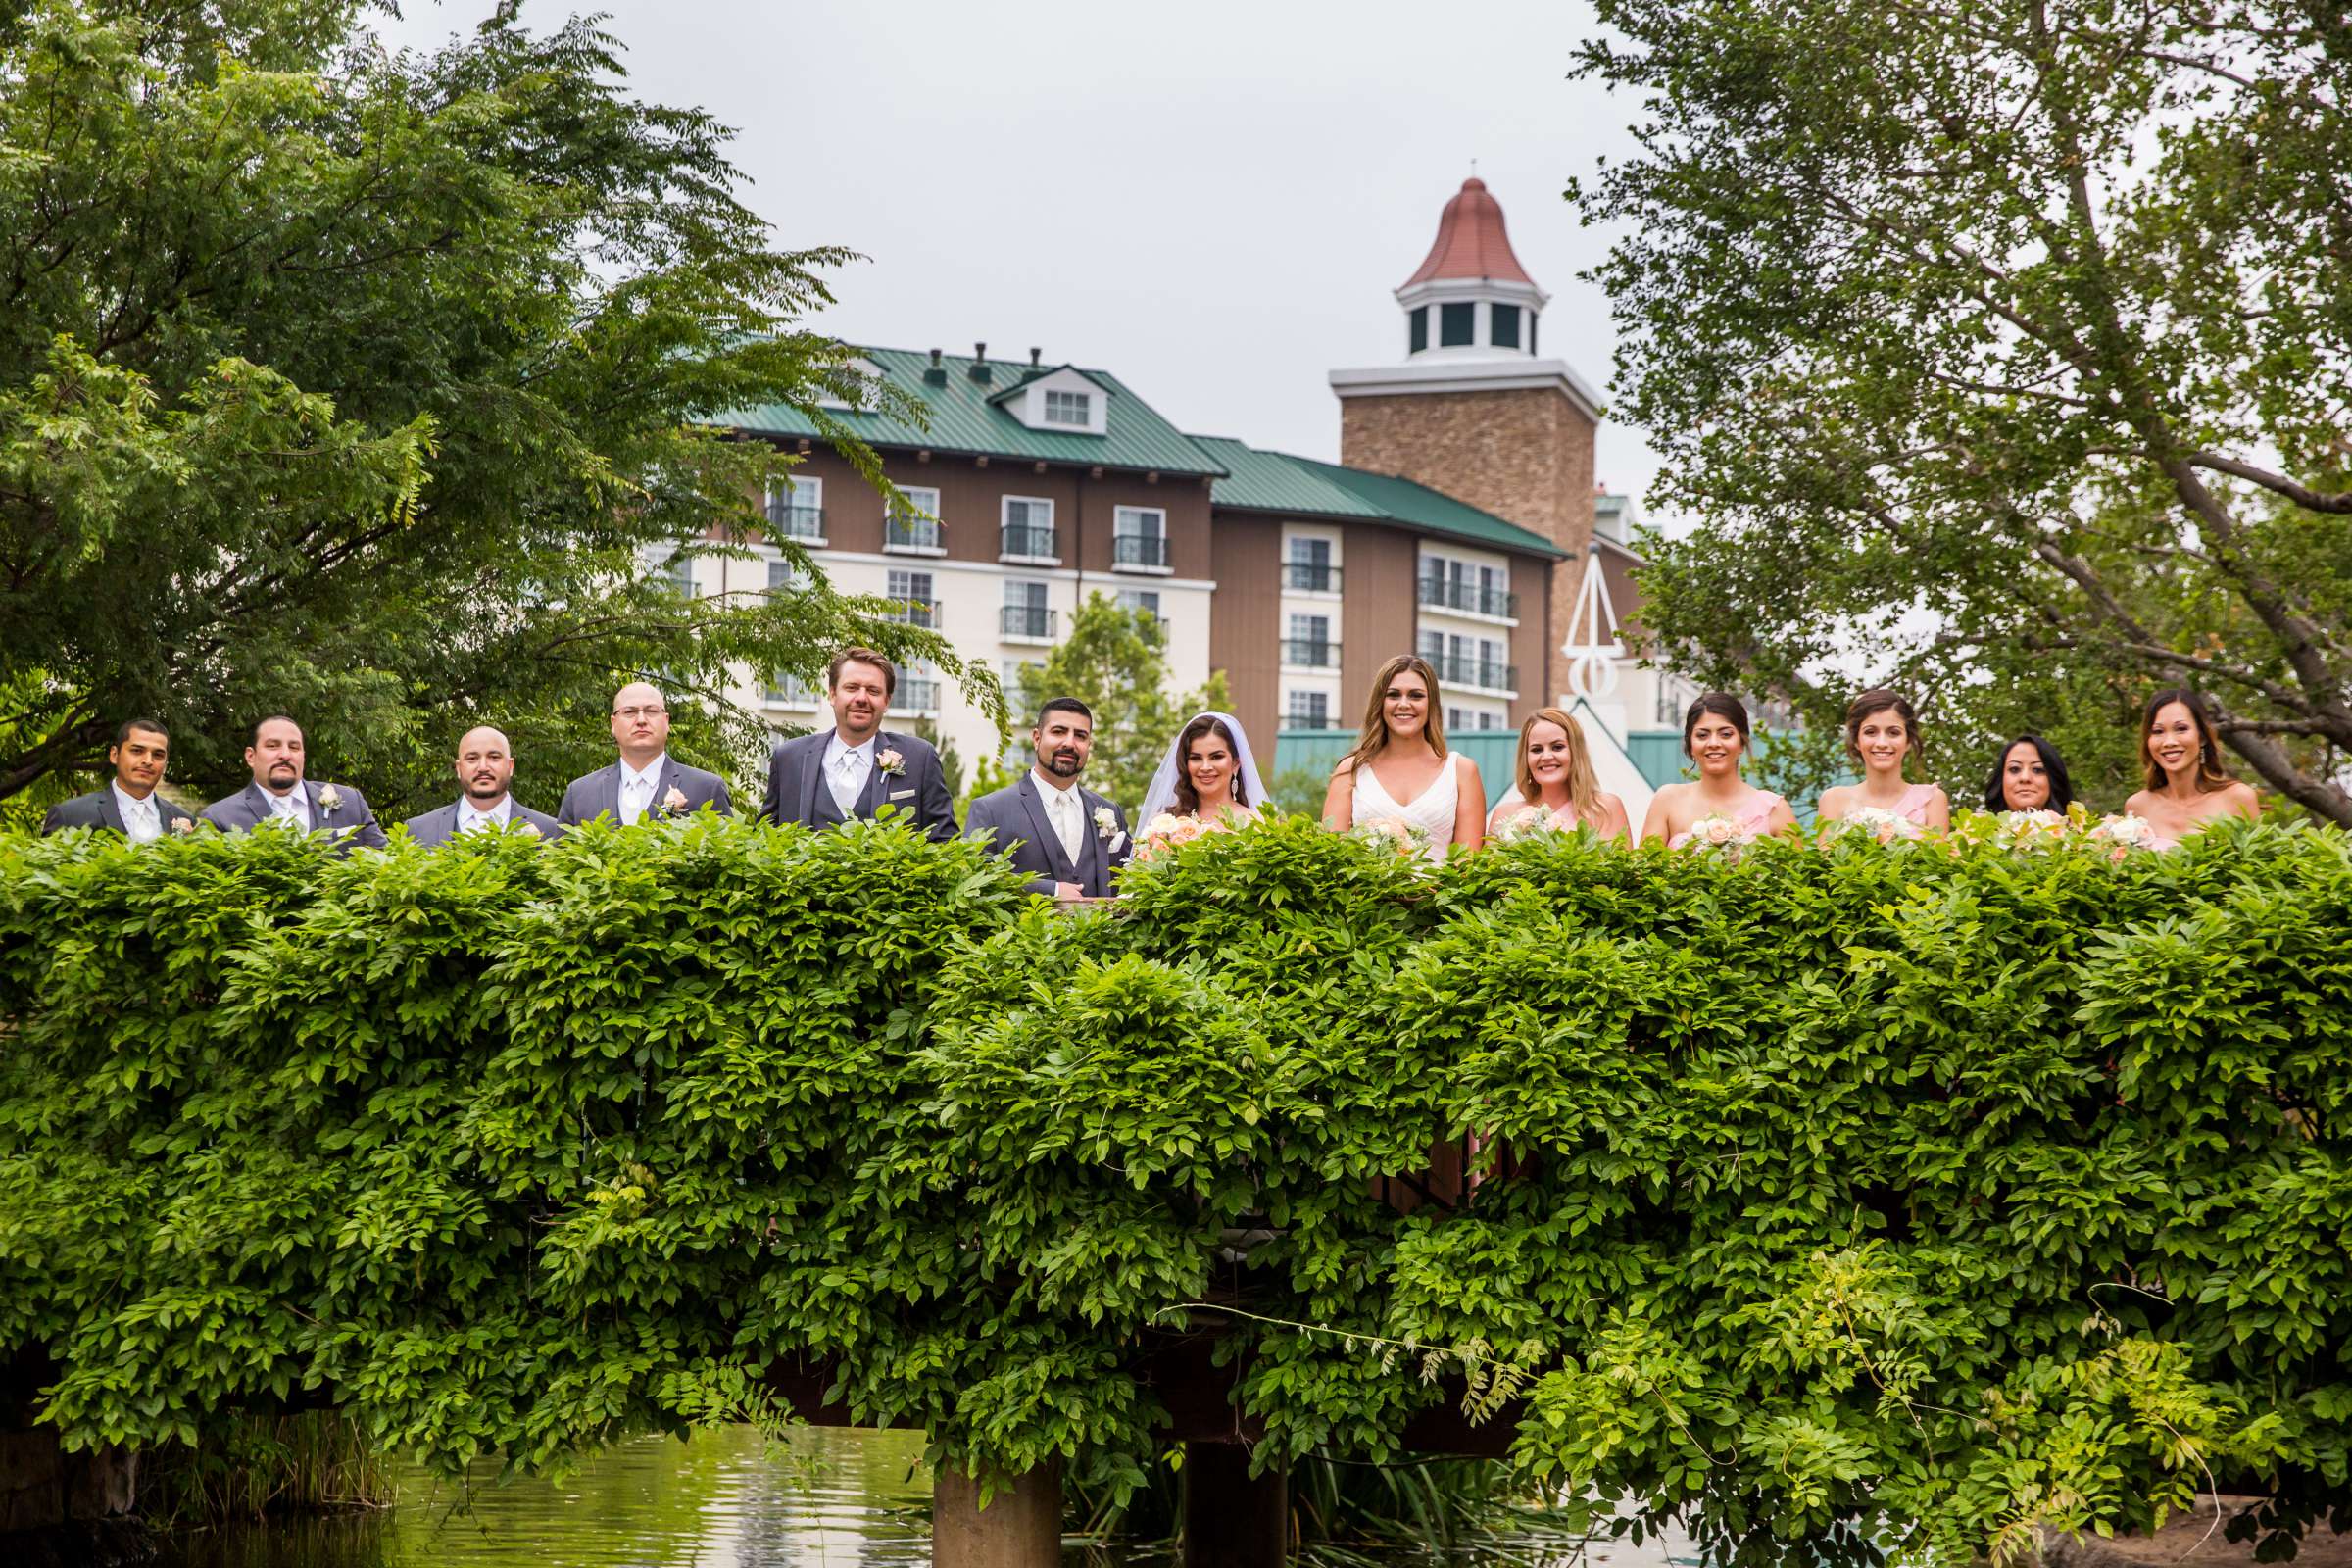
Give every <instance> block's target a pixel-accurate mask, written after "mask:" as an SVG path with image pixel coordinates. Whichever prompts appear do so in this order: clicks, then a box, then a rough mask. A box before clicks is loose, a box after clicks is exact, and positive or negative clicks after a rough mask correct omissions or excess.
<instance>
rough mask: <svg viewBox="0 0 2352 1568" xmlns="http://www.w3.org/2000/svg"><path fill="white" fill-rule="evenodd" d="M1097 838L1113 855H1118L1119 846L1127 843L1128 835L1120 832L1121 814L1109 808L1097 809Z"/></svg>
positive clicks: (1099, 807) (1101, 807) (1100, 807)
mask: <svg viewBox="0 0 2352 1568" xmlns="http://www.w3.org/2000/svg"><path fill="white" fill-rule="evenodd" d="M1095 837H1097V838H1099V839H1101V840H1102V841H1103V843H1104V844H1105V845H1107V846H1108V847H1109V849H1110V853H1111V854H1113V855H1116V854H1118V853H1119V846H1120V845H1122V844H1124V843H1126V842H1127V835H1126V834H1124V833H1122V832H1120V831H1119V813H1118V812H1116V811H1114V810H1112V809H1110V808H1109V807H1107V806H1098V807H1096V808H1095Z"/></svg>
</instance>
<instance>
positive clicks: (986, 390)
mask: <svg viewBox="0 0 2352 1568" xmlns="http://www.w3.org/2000/svg"><path fill="white" fill-rule="evenodd" d="M857 353H858V355H859V356H860V357H862V358H863V359H864V360H866V361H867V362H868V363H870V364H871V365H872V366H873V367H874V368H876V369H877V370H879V371H881V373H882V379H883V380H884V381H885V382H887V383H888V384H890V385H891V386H893V387H895V388H897V389H898V390H899V391H901V392H905V393H907V394H908V395H909V396H911V397H913V398H915V399H917V400H918V401H919V402H921V403H922V405H923V406H924V408H925V409H926V410H927V411H928V420H927V422H926V423H924V424H917V423H915V422H913V421H912V420H908V419H903V418H899V417H896V416H893V415H888V414H872V413H860V412H858V411H856V410H850V409H830V410H827V411H826V412H827V413H829V414H831V415H832V416H833V417H834V418H836V419H838V420H840V421H841V423H842V426H843V427H844V428H845V429H848V430H850V431H852V432H853V433H855V434H856V435H858V437H859V438H861V439H862V440H864V441H865V442H866V444H867V445H869V446H877V447H915V448H921V449H927V450H929V451H933V452H969V453H974V454H980V453H985V454H987V455H988V456H990V457H1005V458H1026V459H1030V460H1032V461H1034V460H1038V459H1043V460H1044V461H1045V462H1048V463H1068V464H1082V465H1100V466H1103V467H1105V468H1132V469H1137V470H1139V471H1147V472H1148V471H1152V470H1157V471H1158V472H1161V473H1205V474H1222V473H1223V472H1224V471H1225V470H1224V469H1223V468H1221V467H1219V466H1217V464H1216V463H1215V461H1214V460H1213V459H1211V458H1210V457H1209V455H1208V454H1207V453H1206V452H1203V451H1202V450H1201V447H1200V446H1199V445H1198V444H1197V443H1195V442H1194V441H1193V439H1192V438H1191V437H1189V436H1187V435H1186V434H1185V433H1184V432H1183V431H1181V430H1179V429H1177V428H1176V427H1175V426H1174V425H1172V424H1170V423H1169V422H1168V421H1167V420H1166V419H1163V418H1161V417H1160V416H1159V414H1158V412H1157V411H1156V410H1154V409H1153V408H1152V405H1151V404H1149V403H1146V402H1145V401H1144V400H1143V399H1142V398H1139V397H1137V396H1136V395H1135V394H1134V393H1133V392H1132V391H1130V390H1128V388H1127V387H1126V385H1125V384H1124V383H1123V382H1121V381H1120V380H1119V379H1118V378H1117V377H1116V376H1113V375H1109V374H1106V373H1105V372H1103V371H1102V370H1083V369H1082V370H1079V372H1078V373H1079V374H1081V375H1084V376H1086V377H1087V378H1088V379H1089V380H1091V381H1094V382H1095V383H1096V384H1098V385H1100V386H1102V387H1103V388H1105V389H1107V390H1108V391H1109V393H1110V398H1109V400H1108V403H1107V405H1106V411H1105V412H1106V422H1107V428H1106V429H1105V431H1104V433H1103V434H1102V435H1089V434H1086V433H1085V432H1083V431H1075V432H1073V431H1068V430H1032V429H1030V428H1029V427H1028V426H1027V425H1025V424H1023V423H1022V422H1021V421H1020V420H1019V419H1017V418H1015V417H1013V416H1012V414H1011V413H1010V412H1009V411H1008V410H1006V409H1005V408H1002V407H1000V406H998V405H997V404H996V403H993V402H992V401H990V400H991V399H993V398H996V397H999V396H1001V395H1002V394H1003V393H1004V392H1005V391H1006V390H1007V389H1008V388H1009V387H1012V386H1016V385H1020V384H1022V383H1024V382H1027V381H1030V380H1032V379H1034V378H1035V377H1036V376H1038V375H1039V374H1050V373H1052V372H1051V369H1050V368H1037V367H1031V366H1027V365H1009V364H1006V363H1005V362H1004V361H1001V360H991V361H989V362H988V365H989V372H990V374H989V379H988V380H985V381H980V380H975V379H973V376H972V373H971V371H972V367H973V366H974V365H975V364H978V363H979V362H978V361H976V360H974V359H971V358H969V357H967V356H963V355H956V354H949V355H943V356H942V357H941V359H940V367H941V368H942V369H944V370H945V371H946V372H947V373H946V375H945V377H944V378H943V379H942V380H940V381H937V382H934V381H931V380H929V379H927V378H926V377H925V375H924V373H923V372H924V371H926V370H928V369H929V368H931V357H930V356H929V355H928V354H925V353H922V352H920V351H918V350H913V349H876V348H860V349H858V350H857ZM1070 368H1072V369H1077V367H1075V366H1072V367H1070ZM711 423H712V424H720V425H726V426H729V427H731V428H733V429H738V430H745V431H750V432H752V433H754V434H758V435H780V436H803V437H809V438H814V439H819V440H821V439H823V437H822V435H821V433H820V432H819V431H818V430H817V428H816V424H815V422H814V421H813V420H811V419H810V418H809V417H808V416H807V415H805V414H803V413H801V412H800V410H798V409H795V408H792V407H790V406H789V405H786V404H775V403H770V404H764V405H761V406H760V407H759V408H752V409H730V410H728V411H727V412H725V413H723V414H719V415H715V416H713V417H711Z"/></svg>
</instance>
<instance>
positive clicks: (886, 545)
mask: <svg viewBox="0 0 2352 1568" xmlns="http://www.w3.org/2000/svg"><path fill="white" fill-rule="evenodd" d="M882 548H883V549H885V550H905V551H908V552H911V553H913V554H916V555H925V556H937V555H944V554H945V553H946V550H945V547H944V546H942V545H941V544H940V540H939V519H938V518H937V517H898V516H894V517H891V518H889V519H887V520H886V521H885V522H884V523H883V524H882Z"/></svg>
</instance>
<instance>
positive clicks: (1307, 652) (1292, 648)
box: [1282, 637, 1340, 669]
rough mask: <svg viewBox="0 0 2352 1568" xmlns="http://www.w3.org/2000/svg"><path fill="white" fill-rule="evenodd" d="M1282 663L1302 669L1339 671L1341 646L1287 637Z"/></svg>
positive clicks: (1283, 644)
mask: <svg viewBox="0 0 2352 1568" xmlns="http://www.w3.org/2000/svg"><path fill="white" fill-rule="evenodd" d="M1282 662H1284V663H1286V664H1290V665H1294V666H1296V667H1298V668H1301V669H1337V668H1339V667H1340V645H1339V644H1338V643H1334V642H1324V641H1320V640H1318V639H1315V638H1311V637H1286V638H1284V639H1283V643H1282Z"/></svg>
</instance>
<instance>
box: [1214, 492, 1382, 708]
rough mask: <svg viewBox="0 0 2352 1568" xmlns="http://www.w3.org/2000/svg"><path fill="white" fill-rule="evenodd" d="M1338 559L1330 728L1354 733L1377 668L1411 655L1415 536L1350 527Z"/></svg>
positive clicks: (1371, 526)
mask: <svg viewBox="0 0 2352 1568" xmlns="http://www.w3.org/2000/svg"><path fill="white" fill-rule="evenodd" d="M1340 554H1341V556H1342V558H1343V560H1344V561H1345V562H1346V566H1345V575H1343V576H1342V577H1341V579H1340V586H1341V590H1342V597H1343V599H1344V600H1345V605H1344V609H1345V612H1346V613H1345V614H1344V615H1343V616H1342V618H1341V622H1340V704H1339V712H1338V713H1337V714H1336V715H1334V722H1335V723H1336V724H1337V726H1338V727H1339V728H1341V729H1353V728H1355V727H1356V725H1357V724H1358V723H1360V722H1361V721H1362V719H1363V716H1364V704H1365V703H1366V701H1367V700H1368V699H1369V697H1370V694H1371V691H1372V677H1373V676H1375V675H1377V674H1379V673H1380V666H1381V665H1383V664H1385V663H1387V662H1389V661H1390V660H1391V659H1394V658H1395V657H1396V656H1397V655H1398V654H1409V653H1411V652H1412V651H1413V628H1414V627H1415V626H1416V625H1417V624H1418V623H1419V620H1420V612H1419V610H1418V609H1417V608H1416V607H1415V605H1414V603H1413V573H1414V572H1415V570H1416V569H1417V562H1418V560H1419V554H1420V552H1419V549H1418V547H1417V546H1416V544H1415V536H1414V535H1412V534H1410V533H1407V532H1405V531H1404V530H1402V529H1400V528H1383V527H1379V526H1376V525H1374V524H1371V523H1362V522H1351V523H1348V524H1347V525H1346V527H1345V528H1343V529H1342V530H1341V544H1340ZM1220 591H1222V590H1221V589H1220Z"/></svg>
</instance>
